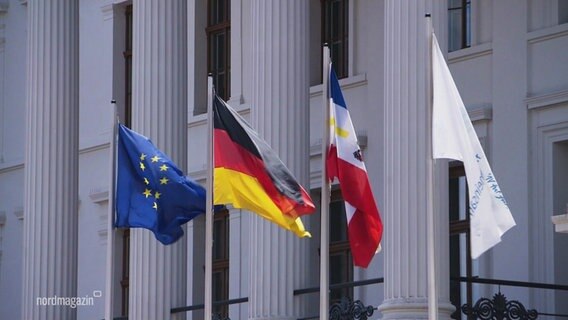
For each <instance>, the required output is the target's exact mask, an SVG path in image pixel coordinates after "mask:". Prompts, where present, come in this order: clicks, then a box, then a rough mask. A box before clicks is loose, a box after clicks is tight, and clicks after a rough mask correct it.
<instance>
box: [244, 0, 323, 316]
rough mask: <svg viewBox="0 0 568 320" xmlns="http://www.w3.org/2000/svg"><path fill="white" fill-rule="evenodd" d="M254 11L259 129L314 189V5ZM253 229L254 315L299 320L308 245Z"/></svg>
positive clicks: (254, 223) (254, 4)
mask: <svg viewBox="0 0 568 320" xmlns="http://www.w3.org/2000/svg"><path fill="white" fill-rule="evenodd" d="M251 10H252V12H251V18H252V27H251V30H252V46H253V50H252V57H251V61H252V65H253V72H252V74H253V78H252V88H253V94H252V97H251V104H252V111H251V117H252V126H253V127H254V128H255V129H256V130H257V131H258V133H259V134H260V136H262V137H263V138H264V139H265V140H266V141H267V142H268V143H269V144H270V145H271V146H272V148H273V149H274V150H275V151H276V152H277V153H278V155H279V156H280V158H281V159H282V161H283V162H284V164H286V166H288V168H289V169H290V170H291V172H292V173H293V174H294V175H295V176H296V178H297V179H298V180H299V181H300V183H302V184H303V185H306V183H307V182H308V177H309V175H308V173H309V171H308V170H309V168H308V155H309V154H308V151H309V150H308V147H309V146H308V141H309V139H308V133H309V131H308V124H309V95H308V94H309V92H308V90H309V83H308V81H309V71H308V69H309V68H308V65H307V63H308V40H309V39H308V38H309V29H308V27H309V23H308V22H309V21H308V13H309V3H308V1H304V0H289V1H279V0H253V1H251ZM304 220H305V219H304ZM250 231H251V238H250V239H251V249H250V250H251V252H250V255H251V261H250V264H251V269H250V271H251V277H250V279H251V281H250V294H249V308H250V310H249V311H250V312H249V317H250V318H251V319H296V318H297V316H298V315H299V314H301V313H302V312H303V311H302V310H303V309H304V308H305V306H304V305H303V304H302V303H301V301H300V300H301V298H300V297H294V295H293V291H294V289H298V288H301V287H303V286H305V283H306V281H307V279H306V276H307V273H306V272H305V270H307V268H309V266H308V265H307V263H308V261H309V259H308V258H307V255H308V248H309V246H308V240H306V239H298V238H297V237H296V236H295V235H294V234H292V233H291V232H288V231H285V230H283V229H281V228H279V227H277V226H276V225H274V224H271V223H269V222H267V221H265V220H263V219H261V218H259V217H257V216H254V217H252V219H251V229H250ZM313 267H314V268H315V266H313ZM290 279H293V281H290Z"/></svg>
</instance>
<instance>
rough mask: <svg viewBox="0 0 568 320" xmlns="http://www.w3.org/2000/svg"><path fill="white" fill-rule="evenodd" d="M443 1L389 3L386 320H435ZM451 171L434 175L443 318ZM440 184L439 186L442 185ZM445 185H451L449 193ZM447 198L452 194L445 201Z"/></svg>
mask: <svg viewBox="0 0 568 320" xmlns="http://www.w3.org/2000/svg"><path fill="white" fill-rule="evenodd" d="M446 10H447V8H446V3H445V2H443V1H432V0H420V1H414V0H413V1H409V0H403V1H401V0H387V1H385V13H384V14H385V31H384V32H385V43H384V48H385V64H384V67H385V91H384V92H385V101H384V110H385V111H384V112H385V113H384V114H385V124H384V142H385V167H384V170H385V176H386V181H385V183H386V185H385V188H384V190H385V203H384V205H383V210H382V211H381V212H382V213H383V217H384V221H385V233H384V236H383V240H384V245H383V248H384V255H385V259H384V261H385V271H384V274H385V275H384V278H385V282H384V299H385V300H384V301H383V303H382V304H381V305H380V307H379V310H380V311H381V312H382V314H383V319H428V273H427V272H428V265H427V255H428V254H429V253H428V249H427V237H428V233H427V213H426V210H427V203H428V199H427V194H428V193H427V191H428V188H433V187H434V186H433V185H431V184H429V183H428V181H427V172H428V171H427V170H429V167H428V165H427V161H426V160H427V157H428V151H429V149H428V148H430V146H429V145H428V140H427V137H428V132H430V124H429V123H427V120H426V115H427V113H426V112H427V106H428V103H427V97H428V91H429V90H430V89H429V81H430V79H428V78H427V70H428V67H429V65H430V61H429V60H428V58H429V51H428V50H429V43H428V36H427V24H426V19H425V13H427V12H429V13H431V14H432V18H433V26H434V31H435V32H436V35H437V37H438V40H439V41H441V42H442V43H443V44H445V43H446V29H447V11H446ZM443 170H447V166H443V165H442V166H441V168H440V169H439V170H437V172H435V175H434V176H435V179H437V183H436V184H437V188H435V189H434V198H435V201H434V203H435V210H434V212H435V214H436V222H437V223H436V225H437V228H438V230H437V232H436V233H435V237H436V238H435V241H436V244H437V248H436V250H437V259H436V261H437V271H438V272H437V283H438V285H437V286H438V312H439V317H438V318H439V319H450V314H451V312H452V311H453V307H452V305H451V304H450V302H449V253H448V252H449V250H448V246H449V245H448V242H449V236H448V229H449V225H448V212H447V204H444V201H445V202H446V203H447V201H448V200H447V181H444V180H443V179H444V177H446V178H445V179H446V180H447V173H445V172H444V171H443ZM436 184H435V185H436ZM444 186H445V187H444ZM444 194H445V196H443V195H444Z"/></svg>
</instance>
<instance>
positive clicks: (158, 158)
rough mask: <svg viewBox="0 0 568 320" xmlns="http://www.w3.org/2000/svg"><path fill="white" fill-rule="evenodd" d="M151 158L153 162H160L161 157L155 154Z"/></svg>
mask: <svg viewBox="0 0 568 320" xmlns="http://www.w3.org/2000/svg"><path fill="white" fill-rule="evenodd" d="M151 160H152V162H158V160H160V157H158V156H153V157H152V159H151Z"/></svg>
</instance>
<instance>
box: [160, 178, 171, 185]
mask: <svg viewBox="0 0 568 320" xmlns="http://www.w3.org/2000/svg"><path fill="white" fill-rule="evenodd" d="M168 181H170V179H168V178H166V177H163V178H162V179H160V184H167V183H168Z"/></svg>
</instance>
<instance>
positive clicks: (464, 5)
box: [448, 0, 471, 52]
mask: <svg viewBox="0 0 568 320" xmlns="http://www.w3.org/2000/svg"><path fill="white" fill-rule="evenodd" d="M469 46H471V1H470V0H448V50H449V51H450V52H451V51H455V50H459V49H463V48H467V47H469Z"/></svg>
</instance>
